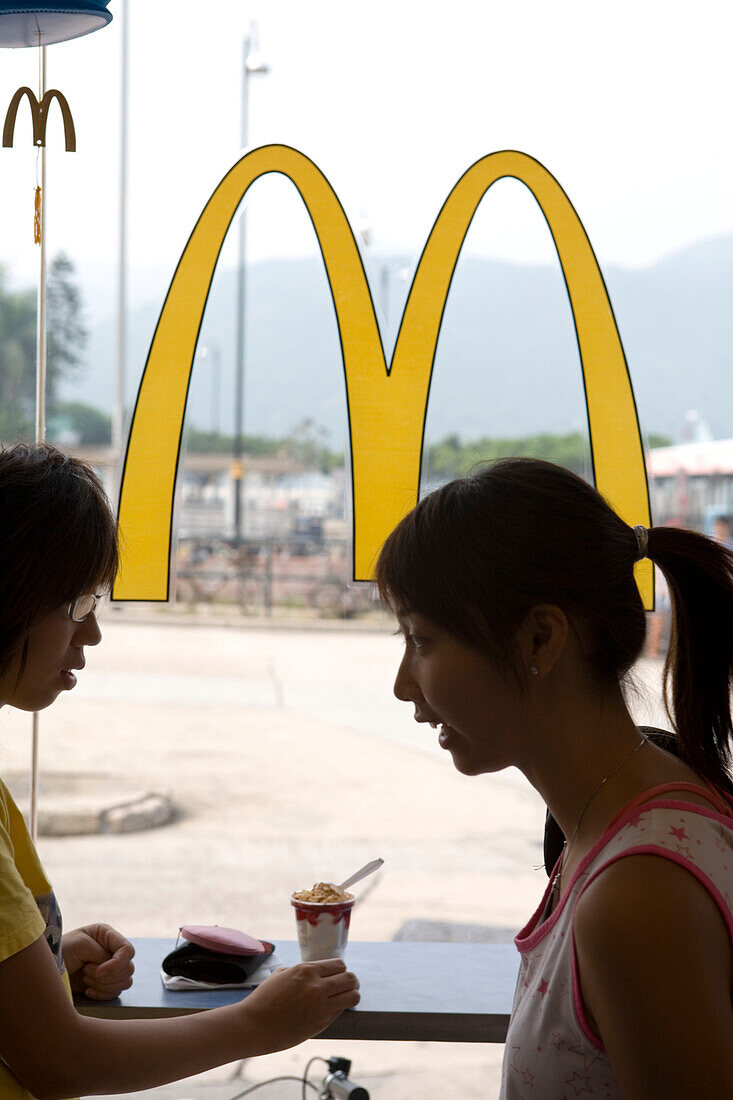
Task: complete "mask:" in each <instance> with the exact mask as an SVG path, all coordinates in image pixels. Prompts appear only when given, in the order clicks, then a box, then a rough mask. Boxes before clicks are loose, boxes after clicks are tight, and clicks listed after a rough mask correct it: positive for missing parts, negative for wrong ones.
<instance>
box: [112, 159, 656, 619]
mask: <svg viewBox="0 0 733 1100" xmlns="http://www.w3.org/2000/svg"><path fill="white" fill-rule="evenodd" d="M268 172H279V173H282V174H283V175H285V176H287V177H288V178H289V179H290V180H291V181H292V183H293V184H294V185H295V187H296V188H297V189H298V191H299V192H300V195H301V197H302V199H303V202H304V203H305V205H306V208H307V210H308V213H309V214H310V216H311V219H312V221H313V226H314V229H315V231H316V235H317V237H318V243H319V245H320V249H321V253H322V255H323V260H324V263H325V267H326V274H327V277H328V281H329V283H330V286H331V293H332V295H333V301H334V306H335V309H336V318H337V322H338V327H339V333H340V337H341V347H342V352H343V362H344V373H345V377H346V394H347V402H348V413H349V427H350V433H351V456H352V464H351V465H352V489H353V522H354V578H355V579H356V580H368V579H369V578H370V576H371V572H372V568H373V564H374V561H375V558H376V555H377V553H378V552H379V549H380V547H381V545H382V543H383V542H384V540H385V538H386V537H387V535H388V534H389V532H390V531H391V530H392V528H393V527H394V526H395V524H396V523H397V522H398V521H399V520H400V519H401V518H402V516H404V515H405V513H406V512H407V511H409V509H410V508H411V507H412V506H413V505H414V504H415V503H416V501H417V497H418V492H419V483H420V463H421V456H422V443H423V432H424V426H425V416H426V413H427V403H428V393H429V390H430V378H431V374H432V368H433V360H434V358H435V351H436V346H437V341H438V335H439V332H440V325H441V321H442V317H443V310H444V307H445V302H446V298H447V296H448V290H449V288H450V283H451V279H452V276H453V270H454V268H455V265H456V263H457V261H458V256H459V254H460V251H461V247H462V245H463V241H464V238H465V236H466V233H467V232H468V228H469V226H470V224H471V220H472V218H473V216H474V214H475V213H476V209H477V207H478V204H479V203H480V201H481V199H482V198H483V196H484V195H485V193H486V191H487V190H488V188H489V187H491V185H492V184H493V183H495V182H496V180H498V179H502V178H504V177H506V176H513V177H515V178H516V179H518V180H520V181H521V182H522V183H524V184H525V185H526V186H527V187H528V188H529V189H530V191H532V193H533V195H534V196H535V198H536V200H537V202H538V203H539V205H540V207H541V209H542V212H543V213H544V215H545V218H546V220H547V223H548V225H549V227H550V231H551V233H552V236H553V239H554V241H555V245H556V248H557V252H558V256H559V259H560V263H561V265H562V269H563V273H564V276H565V282H566V284H567V287H568V292H569V295H570V303H571V307H572V311H573V318H574V323H575V329H576V333H577V337H578V346H579V349H580V358H581V363H582V368H583V377H584V383H585V391H586V399H587V405H588V419H589V427H590V436H591V446H592V455H593V465H594V474H595V480H596V485H597V487H598V489H599V490H600V492H601V493H603V495H604V496H605V497H606V498H607V499H608V500H609V502H610V503H611V504H612V505H613V507H614V508H615V509H616V511H617V512H618V513H619V514H620V515H621V516H622V517H623V519H625V520H626V521H627V522H628V523H630V524H637V523H643V524H644V525H645V526H648V525H649V522H650V512H649V497H648V491H647V481H646V471H645V466H644V455H643V449H642V443H641V437H640V433H639V424H638V419H637V415H636V406H635V403H634V396H633V392H632V388H631V381H630V378H629V373H628V369H627V366H626V359H625V357H624V352H623V348H622V346H621V340H620V338H619V334H618V330H617V328H616V322H615V320H614V317H613V311H612V309H611V304H610V302H609V299H608V294H607V291H606V288H605V285H604V282H603V277H602V275H601V272H600V269H599V267H598V263H597V261H596V258H595V255H594V254H593V249H592V247H591V245H590V241H589V240H588V237H587V236H586V233H585V230H584V229H583V226H582V224H581V222H580V220H579V218H578V216H577V214H576V213H575V210H574V209H573V207H572V205H571V203H570V201H569V199H568V198H567V196H566V195H565V193H564V191H563V190H562V188H561V187H560V185H559V184H558V182H557V181H556V180H555V179H554V178H553V176H551V175H550V173H549V172H548V171H547V170H546V169H545V168H543V167H542V165H541V164H539V163H538V162H537V161H536V160H534V159H533V158H532V157H529V156H527V155H525V154H524V153H517V152H503V153H492V154H491V155H490V156H486V157H483V158H482V159H481V160H479V161H477V162H476V163H475V164H474V165H473V166H472V167H471V168H469V169H468V171H467V172H466V173H465V174H464V175H463V176H462V177H461V179H460V180H459V181H458V183H457V184H456V186H455V187H454V188H453V190H452V191H451V193H450V195H449V196H448V198H447V200H446V202H445V204H444V206H443V208H442V210H441V211H440V213H439V215H438V218H437V220H436V222H435V225H434V226H433V229H432V232H431V234H430V236H429V238H428V241H427V244H426V245H425V249H424V251H423V254H422V257H421V259H420V263H419V265H418V268H417V271H416V273H415V278H414V280H413V284H412V287H411V289H410V294H409V297H408V299H407V304H406V306H405V311H404V315H403V318H402V324H401V326H400V331H399V335H398V337H397V342H396V345H395V350H394V355H393V358H392V363H391V366H390V367H388V366H387V363H386V361H385V357H384V351H383V348H382V342H381V338H380V334H379V328H378V325H377V320H376V317H375V314H374V308H373V305H372V300H371V295H370V292H369V285H368V282H367V279H366V275H365V273H364V269H363V266H362V262H361V257H360V255H359V249H358V247H357V244H356V241H355V239H354V234H353V232H352V230H351V226H350V225H349V222H348V220H347V218H346V215H345V214H344V211H343V209H342V207H341V204H340V203H339V200H338V198H337V197H336V195H335V193H334V191H333V189H332V188H331V186H330V184H329V183H328V180H327V179H326V178H325V176H324V175H323V174H322V173H321V172H320V171H319V169H318V168H317V167H316V165H315V164H313V162H312V161H311V160H309V159H308V158H307V157H306V156H304V155H303V154H302V153H299V152H297V150H295V149H291V148H289V147H287V146H283V145H268V146H263V147H262V148H260V149H254V150H253V151H252V152H250V153H247V155H246V156H244V157H242V159H241V160H240V161H239V162H238V163H237V164H235V165H234V167H233V168H232V169H231V170H230V171H229V172H228V173H227V175H226V176H225V177H224V179H223V180H222V181H221V183H220V184H219V186H218V187H217V188H216V190H215V191H214V194H213V195H212V196H211V198H210V200H209V202H208V203H207V205H206V207H205V209H204V211H203V213H202V214H201V217H200V218H199V220H198V222H197V224H196V226H195V228H194V230H193V233H192V234H191V237H190V239H189V241H188V244H187V245H186V248H185V249H184V252H183V255H182V256H181V260H180V262H179V264H178V268H177V269H176V273H175V275H174V277H173V281H172V282H171V286H170V289H169V291H168V296H167V298H166V301H165V304H164V306H163V310H162V312H161V315H160V319H159V321H158V326H157V329H156V332H155V336H154V337H153V342H152V345H151V348H150V353H149V356H148V361H147V364H146V367H145V372H144V374H143V378H142V381H141V384H140V391H139V394H138V399H137V405H136V408H135V413H134V416H133V422H132V427H131V432H130V439H129V443H128V449H127V456H126V459H125V467H124V471H123V477H122V487H121V493H120V510H119V524H120V529H121V532H122V536H123V540H124V545H123V553H124V557H123V564H122V566H121V568H120V572H119V574H118V577H117V581H116V583H115V587H114V592H113V598H114V599H116V600H165V599H167V598H168V583H169V561H170V546H171V523H172V513H173V494H174V489H175V480H176V473H177V466H178V456H179V450H180V439H181V430H182V426H183V417H184V412H185V407H186V397H187V393H188V385H189V380H190V375H191V367H192V364H193V359H194V353H195V350H196V341H197V339H198V333H199V328H200V326H201V320H202V316H203V312H204V307H205V305H206V298H207V295H208V292H209V287H210V285H211V280H212V278H213V274H214V268H215V266H216V262H217V259H218V257H219V253H220V251H221V248H222V245H223V242H224V238H225V236H226V233H227V230H228V229H229V226H230V224H231V221H232V219H233V217H234V214H235V212H236V210H237V207H238V206H239V203H240V202H241V200H242V198H243V196H244V195H245V194H246V192H247V190H248V188H249V187H250V186H251V184H252V183H253V182H254V181H255V180H256V179H258V178H259V177H260V176H262V175H264V174H266V173H268ZM637 569H638V572H637V578H638V580H639V582H640V586H641V589H642V594H643V596H644V599H645V603H646V605H647V606H652V598H653V597H652V591H653V589H652V571H651V566H650V563H649V562H642V563H640V566H638V567H637Z"/></svg>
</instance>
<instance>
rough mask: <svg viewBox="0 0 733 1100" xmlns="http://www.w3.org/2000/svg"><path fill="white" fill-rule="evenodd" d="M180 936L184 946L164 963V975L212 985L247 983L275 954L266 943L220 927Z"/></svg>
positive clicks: (199, 927) (194, 927)
mask: <svg viewBox="0 0 733 1100" xmlns="http://www.w3.org/2000/svg"><path fill="white" fill-rule="evenodd" d="M181 935H182V936H183V937H184V941H185V942H184V943H182V944H181V946H180V947H176V948H175V950H173V951H171V952H170V954H168V955H166V957H165V958H164V959H163V963H162V966H163V972H164V973H165V974H167V975H168V976H169V977H171V978H189V979H191V980H192V981H196V982H206V983H208V984H211V985H237V984H239V983H242V982H245V981H246V980H247V979H248V978H249V977H250V975H251V974H253V973H254V971H255V970H257V968H258V967H259V966H261V965H262V963H263V961H264V960H265V959H266V958H268V956H270V955H272V953H273V951H274V950H275V948H274V945H273V944H271V943H268V942H267V940H256V939H254V938H253V937H252V936H248V935H247V934H246V933H244V932H237V931H236V929H233V928H220V927H219V926H218V925H214V926H205V925H192V926H188V927H183V928H181Z"/></svg>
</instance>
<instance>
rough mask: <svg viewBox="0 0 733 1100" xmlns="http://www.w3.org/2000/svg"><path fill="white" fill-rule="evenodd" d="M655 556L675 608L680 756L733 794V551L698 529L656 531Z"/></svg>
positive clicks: (673, 673) (672, 695)
mask: <svg viewBox="0 0 733 1100" xmlns="http://www.w3.org/2000/svg"><path fill="white" fill-rule="evenodd" d="M648 556H649V557H650V558H651V560H652V561H653V562H654V563H655V565H657V566H658V567H659V568H660V569H661V571H662V573H663V574H664V576H665V579H666V581H667V585H668V587H669V595H670V601H671V605H672V625H671V632H670V642H669V649H668V651H667V659H666V661H665V665H664V694H665V703H666V706H667V711H668V713H669V716H670V719H671V720H672V723H673V725H674V728H675V730H676V732H677V736H678V738H679V754H680V756H681V757H682V758H683V759H684V760H685V761H686V762H687V763H688V764H689V765H690V767H691V768H693V769H694V770H695V771H696V772H697V773H698V774H699V775H702V776H704V777H705V778H706V779H709V780H711V781H712V782H713V783H716V784H718V786H723V787H725V788H726V789H728V790H732V789H733V783H732V782H731V777H730V765H731V739H732V738H733V726H732V725H731V710H730V691H731V686H732V685H733V553H731V552H730V550H727V549H726V548H725V547H724V546H722V545H720V544H719V543H717V542H715V541H713V539H709V538H706V537H705V536H704V535H699V534H697V533H696V532H694V531H686V530H683V529H681V528H678V527H654V528H652V530H651V531H650V532H649V544H648Z"/></svg>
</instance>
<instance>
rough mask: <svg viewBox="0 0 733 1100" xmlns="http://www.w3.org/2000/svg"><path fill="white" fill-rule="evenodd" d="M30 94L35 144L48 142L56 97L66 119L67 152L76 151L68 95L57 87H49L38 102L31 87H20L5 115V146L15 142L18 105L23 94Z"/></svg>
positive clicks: (7, 146) (65, 139)
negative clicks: (49, 114) (51, 108)
mask: <svg viewBox="0 0 733 1100" xmlns="http://www.w3.org/2000/svg"><path fill="white" fill-rule="evenodd" d="M24 95H26V96H28V102H29V103H30V107H31V116H32V118H33V144H34V145H45V144H46V126H47V125H48V112H49V108H50V107H51V104H52V103H53V101H54V99H57V100H58V104H59V108H60V109H61V117H62V118H63V120H64V142H65V144H66V152H67V153H75V152H76V131H75V130H74V120H73V118H72V117H71V110H70V109H69V104H68V103H67V101H66V96H65V95H64V93H63V92H59V91H58V90H57V89H56V88H49V89H48V91H47V92H46V94H45V95H44V97H43V99H42V100H41V102H40V103H39V102H38V98H37V96H36V95H35V93H34V92H32V91H31V89H30V88H27V87H23V88H18V90H17V92H16V93H15V95H14V96H13V98H12V99H11V100H10V106H9V107H8V113H7V114H6V116H5V125H4V127H3V146H4V147H5V148H6V149H9V148H10V147H11V146H12V144H13V137H14V135H15V120H16V117H17V115H18V107H19V106H20V101H21V99H22V98H23V96H24Z"/></svg>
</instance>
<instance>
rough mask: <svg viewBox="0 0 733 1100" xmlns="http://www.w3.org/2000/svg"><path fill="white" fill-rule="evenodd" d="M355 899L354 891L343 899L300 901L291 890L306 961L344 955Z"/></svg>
mask: <svg viewBox="0 0 733 1100" xmlns="http://www.w3.org/2000/svg"><path fill="white" fill-rule="evenodd" d="M354 901H355V899H354V897H353V895H348V894H347V895H346V896H345V897H344V900H343V901H331V902H313V901H300V900H299V899H297V898H296V897H295V896H294V895H292V894H291V896H290V904H291V905H292V907H293V909H294V910H295V924H296V928H297V931H298V946H299V947H300V957H301V959H302V960H303V962H314V961H315V960H316V959H340V958H342V956H343V954H344V951H345V950H346V942H347V940H348V938H349V923H350V921H351V910H352V909H353V907H354Z"/></svg>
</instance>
